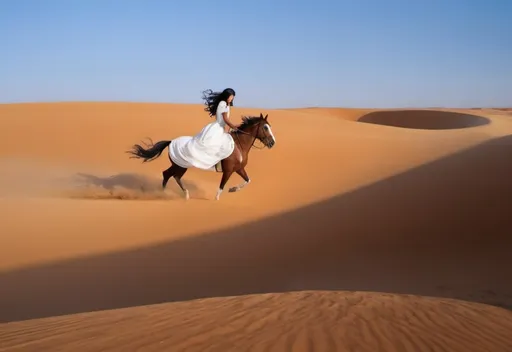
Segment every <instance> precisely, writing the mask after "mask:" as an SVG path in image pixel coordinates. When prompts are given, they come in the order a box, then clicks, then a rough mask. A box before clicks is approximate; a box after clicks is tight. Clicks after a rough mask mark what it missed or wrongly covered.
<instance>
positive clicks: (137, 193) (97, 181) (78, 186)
mask: <svg viewBox="0 0 512 352" xmlns="http://www.w3.org/2000/svg"><path fill="white" fill-rule="evenodd" d="M182 182H183V184H184V185H185V187H187V188H188V190H189V191H190V192H191V193H193V195H194V196H197V195H198V194H199V195H202V194H203V192H202V191H201V190H200V189H199V188H198V187H197V186H196V185H195V184H194V183H193V182H191V181H189V180H183V181H182ZM72 183H73V188H72V189H70V190H68V191H67V192H66V196H68V197H71V198H85V199H124V200H129V199H133V200H141V199H148V200H150V199H154V200H158V199H175V198H183V192H182V191H181V190H180V189H179V187H178V185H177V184H176V183H175V182H174V180H172V179H171V180H170V182H169V184H168V187H167V189H166V192H163V191H162V180H161V179H157V178H150V177H147V176H144V175H140V174H134V173H121V174H117V175H113V176H109V177H100V176H96V175H91V174H86V173H77V174H76V175H75V177H73V180H72Z"/></svg>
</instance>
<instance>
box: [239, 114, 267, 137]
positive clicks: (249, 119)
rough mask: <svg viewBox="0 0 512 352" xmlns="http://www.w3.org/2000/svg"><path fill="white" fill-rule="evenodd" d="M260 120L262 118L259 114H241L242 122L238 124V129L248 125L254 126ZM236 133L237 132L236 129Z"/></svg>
mask: <svg viewBox="0 0 512 352" xmlns="http://www.w3.org/2000/svg"><path fill="white" fill-rule="evenodd" d="M261 120H263V118H262V117H261V116H242V123H241V124H240V125H238V129H239V130H244V129H246V128H248V127H251V126H254V125H255V124H257V123H258V122H260V121H261ZM236 133H238V131H237V132H236Z"/></svg>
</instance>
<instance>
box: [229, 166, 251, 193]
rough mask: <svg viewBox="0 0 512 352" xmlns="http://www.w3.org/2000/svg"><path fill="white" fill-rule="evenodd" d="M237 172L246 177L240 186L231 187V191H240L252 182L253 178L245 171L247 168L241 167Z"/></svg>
mask: <svg viewBox="0 0 512 352" xmlns="http://www.w3.org/2000/svg"><path fill="white" fill-rule="evenodd" d="M236 173H237V174H239V175H240V177H242V178H243V179H244V183H241V184H239V185H238V186H235V187H231V188H230V189H229V191H230V192H238V191H240V190H241V189H242V188H244V187H245V186H247V185H248V184H249V183H250V182H251V179H250V178H249V176H248V175H247V172H246V171H245V168H241V169H240V170H238V171H237V172H236Z"/></svg>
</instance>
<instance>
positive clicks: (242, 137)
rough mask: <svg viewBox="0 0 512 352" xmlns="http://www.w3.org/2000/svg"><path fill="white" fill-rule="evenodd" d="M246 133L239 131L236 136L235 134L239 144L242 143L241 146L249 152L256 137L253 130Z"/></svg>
mask: <svg viewBox="0 0 512 352" xmlns="http://www.w3.org/2000/svg"><path fill="white" fill-rule="evenodd" d="M244 132H245V133H247V134H245V133H238V134H237V135H236V136H234V137H235V138H234V139H235V141H237V142H238V143H237V144H240V147H241V148H242V149H243V151H245V152H246V153H249V151H250V150H251V147H252V145H253V143H254V140H255V139H256V138H255V137H254V136H253V135H252V132H253V131H244Z"/></svg>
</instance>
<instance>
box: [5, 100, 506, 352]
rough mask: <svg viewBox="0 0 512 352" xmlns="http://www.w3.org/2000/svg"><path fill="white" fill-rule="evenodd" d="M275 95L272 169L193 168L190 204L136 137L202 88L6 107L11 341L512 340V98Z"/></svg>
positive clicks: (90, 345)
mask: <svg viewBox="0 0 512 352" xmlns="http://www.w3.org/2000/svg"><path fill="white" fill-rule="evenodd" d="M259 112H260V110H257V109H239V108H236V107H235V108H234V109H233V115H234V117H235V118H236V116H240V115H241V114H254V115H257V114H259ZM262 112H265V111H264V110H262ZM266 113H268V114H269V120H270V122H271V123H272V126H273V130H274V133H275V134H276V137H277V139H278V144H277V145H276V147H275V148H274V149H272V150H253V151H251V160H250V162H249V166H248V172H249V174H250V176H251V178H252V180H253V182H252V183H251V184H250V185H249V186H248V187H247V188H246V189H244V190H243V191H242V192H239V193H235V194H226V195H223V197H222V198H221V200H220V201H219V202H215V201H213V197H214V195H215V191H216V189H217V187H218V183H219V181H220V175H219V174H216V173H212V172H205V171H197V170H192V171H190V172H189V173H187V176H186V178H185V179H184V182H185V183H186V184H187V186H188V187H189V189H190V190H191V196H192V199H191V200H190V201H188V202H187V201H185V200H184V199H183V198H182V196H181V193H180V192H179V191H178V188H177V186H176V185H174V184H172V185H171V186H170V188H169V190H168V191H167V192H166V193H162V192H161V191H160V190H159V183H160V174H161V171H162V170H163V169H165V168H167V167H168V160H167V159H166V158H165V156H164V157H162V158H160V159H158V160H156V161H154V162H152V163H148V164H141V163H140V162H137V161H134V160H131V159H128V157H127V155H126V154H124V151H125V150H126V149H127V148H129V146H130V145H131V144H133V143H136V142H139V141H140V140H141V139H143V138H144V137H147V136H149V137H151V138H152V139H153V140H155V141H156V140H159V139H164V138H165V139H168V138H173V137H176V136H179V135H184V134H189V135H190V134H193V133H195V132H197V131H198V130H199V129H200V128H201V127H202V126H203V125H204V123H207V122H209V120H208V118H207V117H205V114H204V112H203V111H202V106H199V105H197V106H196V105H172V104H124V103H62V104H11V105H0V120H1V123H2V127H3V128H2V129H1V130H0V167H1V168H2V173H1V175H0V212H1V213H2V214H3V218H2V222H1V223H0V233H1V234H2V235H1V236H0V290H1V291H0V322H3V324H0V351H4V350H5V351H32V350H37V351H44V350H52V351H57V350H59V349H60V350H73V351H79V350H99V349H101V348H104V349H105V350H121V351H127V350H135V349H137V348H141V349H142V350H162V349H161V348H162V347H169V346H172V347H175V348H176V349H173V350H198V351H203V350H206V349H207V347H209V346H211V347H212V348H214V349H215V350H222V351H227V350H245V348H246V346H252V347H253V348H254V350H265V349H266V348H267V347H268V348H270V350H272V348H274V349H275V350H287V349H289V350H340V351H343V350H350V349H353V350H368V351H374V350H376V349H377V348H380V349H379V350H386V351H395V350H407V351H409V350H410V351H418V350H435V351H443V350H446V351H457V350H460V351H508V350H510V349H511V348H512V340H511V339H510V338H509V335H510V334H508V335H507V331H510V328H509V326H510V325H511V324H512V313H511V312H510V308H512V283H511V282H510V280H507V279H506V278H508V277H512V259H511V258H510V250H511V249H512V236H511V235H510V231H509V229H510V226H509V221H508V219H509V214H510V209H511V205H512V203H511V201H510V199H511V196H512V186H511V184H510V182H509V180H510V176H512V167H511V166H510V163H509V162H508V160H509V159H510V155H511V153H512V138H511V137H510V132H511V131H512V124H511V123H510V118H509V117H508V116H506V115H503V114H497V113H495V112H492V111H487V110H485V111H484V110H482V111H476V110H472V111H471V112H470V113H469V112H468V111H466V110H453V111H452V113H453V114H458V115H457V118H459V117H461V116H462V119H463V120H464V119H478V116H481V118H482V119H486V123H485V124H482V125H479V126H477V127H474V128H460V127H469V126H468V123H467V122H468V121H465V122H464V121H462V122H463V123H462V125H464V126H462V125H461V124H460V123H461V121H460V119H455V120H452V121H450V116H451V115H450V114H449V112H446V111H444V110H443V111H442V110H439V111H433V110H429V111H428V113H425V112H422V111H419V112H413V111H408V112H407V121H406V122H404V121H403V117H402V116H400V114H401V113H398V114H397V113H396V112H395V113H394V112H392V111H387V110H386V111H384V110H378V111H371V110H367V109H366V110H365V109H320V108H319V109H290V110H272V111H266ZM372 114H373V115H372ZM426 114H428V116H427V115H426ZM434 114H435V115H434ZM467 114H471V115H472V116H470V117H468V115H467ZM473 115H474V117H473ZM364 116H374V117H375V116H377V117H378V120H379V119H380V120H379V121H378V122H379V123H383V121H382V120H386V119H388V121H395V122H396V121H398V122H400V124H401V126H400V127H402V128H396V127H393V126H389V123H388V126H382V125H379V124H375V123H362V122H360V119H361V118H363V117H364ZM453 116H455V115H453ZM425 117H427V119H426V120H428V123H430V122H432V121H436V124H437V125H436V126H437V128H439V127H443V126H444V127H443V130H435V128H434V129H432V128H433V127H432V126H430V128H429V127H428V126H427V127H425V125H424V123H425V121H426V120H425ZM384 122H386V121H384ZM443 124H445V125H443ZM455 125H457V126H458V127H457V126H455ZM407 126H408V127H410V128H403V127H407ZM436 126H434V127H436ZM452 127H457V128H453V129H452ZM239 182H240V180H239V179H237V178H236V177H234V178H233V179H231V180H230V182H229V183H228V186H230V185H234V184H236V183H239ZM326 290H329V292H327V291H326ZM289 291H294V292H295V293H286V292H289ZM346 291H350V292H346ZM354 291H372V292H366V293H363V292H357V293H354ZM379 292H383V293H379ZM277 293H282V294H277ZM390 293H394V294H415V295H422V296H431V298H421V297H417V296H398V295H390ZM233 296H237V297H233ZM448 298H452V299H454V298H455V299H458V300H459V301H456V300H447V299H448ZM197 299H199V300H197ZM190 300H193V301H190ZM461 300H463V301H461ZM181 301H190V302H181ZM469 301H472V302H478V304H477V303H469ZM166 302H175V303H166ZM163 303H166V304H163ZM159 304H163V305H159ZM148 305H149V306H148ZM142 306H145V307H142ZM493 306H494V307H493ZM496 306H497V307H496ZM137 307H138V308H137ZM112 309H114V310H112ZM231 309H232V311H231V312H229V311H230V310H231ZM101 310H103V311H101ZM100 311H101V312H100ZM90 312H94V313H90ZM264 312H269V313H264ZM70 314H71V315H70ZM262 317H267V319H263V318H262ZM272 317H274V318H272ZM29 319H34V320H29ZM75 327H76V328H77V330H75V331H74V332H73V331H71V330H70V329H71V328H73V329H74V328H75ZM207 332H208V333H207ZM377 346H380V347H377ZM331 347H332V348H331Z"/></svg>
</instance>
